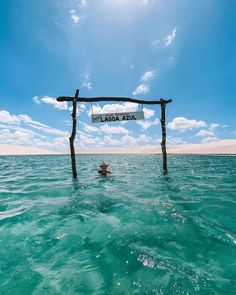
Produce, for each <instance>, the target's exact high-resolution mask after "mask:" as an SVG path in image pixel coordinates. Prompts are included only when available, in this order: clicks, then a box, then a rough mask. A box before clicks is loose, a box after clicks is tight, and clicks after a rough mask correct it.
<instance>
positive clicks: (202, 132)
mask: <svg viewBox="0 0 236 295" xmlns="http://www.w3.org/2000/svg"><path fill="white" fill-rule="evenodd" d="M196 136H200V137H214V136H215V133H214V132H213V131H210V130H204V129H201V130H200V131H199V132H198V133H197V134H196Z"/></svg>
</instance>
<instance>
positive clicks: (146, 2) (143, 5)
mask: <svg viewBox="0 0 236 295" xmlns="http://www.w3.org/2000/svg"><path fill="white" fill-rule="evenodd" d="M140 5H141V6H142V7H145V6H147V5H148V0H141V3H140Z"/></svg>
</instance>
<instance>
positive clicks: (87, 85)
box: [83, 73, 92, 89]
mask: <svg viewBox="0 0 236 295" xmlns="http://www.w3.org/2000/svg"><path fill="white" fill-rule="evenodd" d="M83 87H85V88H87V89H92V83H91V81H90V75H89V73H85V75H84V82H83Z"/></svg>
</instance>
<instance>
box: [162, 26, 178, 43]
mask: <svg viewBox="0 0 236 295" xmlns="http://www.w3.org/2000/svg"><path fill="white" fill-rule="evenodd" d="M175 37H176V27H174V29H173V31H172V32H171V33H170V34H169V35H168V36H166V38H164V42H165V45H166V46H170V45H171V43H172V42H173V40H174V39H175Z"/></svg>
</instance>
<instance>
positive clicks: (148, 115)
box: [143, 108, 155, 119]
mask: <svg viewBox="0 0 236 295" xmlns="http://www.w3.org/2000/svg"><path fill="white" fill-rule="evenodd" d="M143 112H144V116H145V119H150V118H151V117H153V116H154V115H155V111H154V110H152V109H147V108H143Z"/></svg>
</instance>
